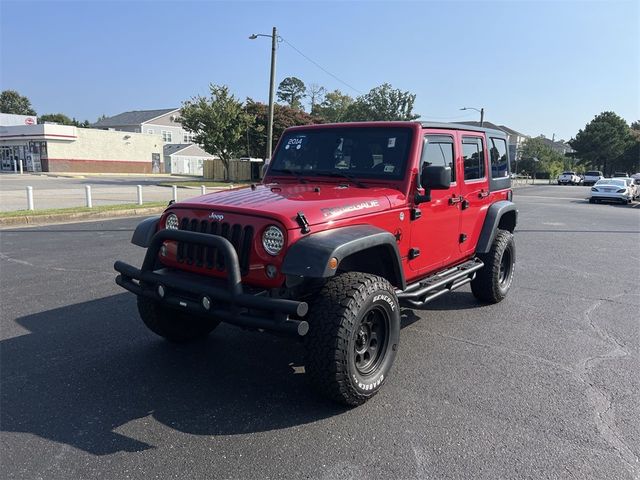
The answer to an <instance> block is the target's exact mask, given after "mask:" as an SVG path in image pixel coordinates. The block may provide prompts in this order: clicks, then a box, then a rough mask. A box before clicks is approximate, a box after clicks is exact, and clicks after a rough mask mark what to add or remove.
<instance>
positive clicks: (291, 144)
mask: <svg viewBox="0 0 640 480" xmlns="http://www.w3.org/2000/svg"><path fill="white" fill-rule="evenodd" d="M304 138H305V137H295V138H290V139H289V140H288V141H287V144H286V145H285V146H284V149H285V150H289V149H290V148H295V149H296V150H300V148H301V147H302V144H303V143H304Z"/></svg>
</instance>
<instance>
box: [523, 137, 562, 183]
mask: <svg viewBox="0 0 640 480" xmlns="http://www.w3.org/2000/svg"><path fill="white" fill-rule="evenodd" d="M566 160H567V158H566V157H565V156H564V155H562V154H561V153H559V152H557V151H555V150H553V149H552V148H551V147H550V146H549V145H547V144H546V143H545V141H544V138H543V137H541V136H540V137H531V138H527V139H526V140H525V141H524V143H523V144H522V157H521V160H519V161H518V171H519V172H527V173H530V174H533V175H534V176H535V175H536V174H537V173H545V174H548V175H549V178H550V179H553V178H555V177H556V176H557V175H558V174H559V173H560V172H561V171H562V170H563V169H564V168H565V162H566Z"/></svg>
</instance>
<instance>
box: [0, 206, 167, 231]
mask: <svg viewBox="0 0 640 480" xmlns="http://www.w3.org/2000/svg"><path fill="white" fill-rule="evenodd" d="M166 208H167V207H141V208H130V209H127V210H107V211H103V212H78V213H52V214H51V215H24V216H22V215H21V216H19V217H5V218H0V229H1V228H3V227H16V226H31V225H50V224H55V223H69V222H75V221H83V220H104V219H111V218H120V217H140V216H144V215H153V214H158V213H162V212H164V210H165V209H166Z"/></svg>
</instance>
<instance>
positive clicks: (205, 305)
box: [202, 297, 211, 310]
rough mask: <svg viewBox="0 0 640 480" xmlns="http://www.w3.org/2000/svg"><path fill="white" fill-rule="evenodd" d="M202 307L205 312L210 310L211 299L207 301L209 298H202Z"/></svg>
mask: <svg viewBox="0 0 640 480" xmlns="http://www.w3.org/2000/svg"><path fill="white" fill-rule="evenodd" d="M202 306H203V307H204V309H205V310H209V309H210V308H211V299H209V297H202Z"/></svg>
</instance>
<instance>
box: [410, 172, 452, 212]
mask: <svg viewBox="0 0 640 480" xmlns="http://www.w3.org/2000/svg"><path fill="white" fill-rule="evenodd" d="M420 186H421V187H422V188H424V195H416V203H422V202H429V201H431V190H447V189H448V188H449V187H450V186H451V168H449V167H441V166H434V165H426V164H425V165H423V166H422V171H421V172H420Z"/></svg>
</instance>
